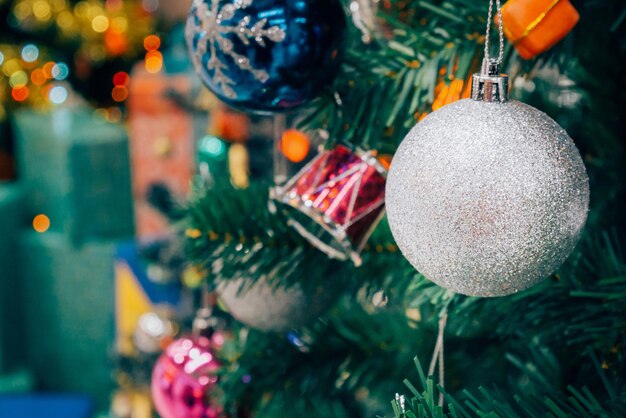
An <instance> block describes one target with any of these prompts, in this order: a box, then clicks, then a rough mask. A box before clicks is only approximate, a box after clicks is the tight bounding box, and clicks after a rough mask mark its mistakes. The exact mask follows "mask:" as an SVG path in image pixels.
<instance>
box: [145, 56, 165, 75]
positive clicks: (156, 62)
mask: <svg viewBox="0 0 626 418" xmlns="http://www.w3.org/2000/svg"><path fill="white" fill-rule="evenodd" d="M161 68H163V55H162V54H161V53H160V52H159V51H150V52H148V53H147V54H146V70H147V71H148V72H149V73H158V72H159V71H161Z"/></svg>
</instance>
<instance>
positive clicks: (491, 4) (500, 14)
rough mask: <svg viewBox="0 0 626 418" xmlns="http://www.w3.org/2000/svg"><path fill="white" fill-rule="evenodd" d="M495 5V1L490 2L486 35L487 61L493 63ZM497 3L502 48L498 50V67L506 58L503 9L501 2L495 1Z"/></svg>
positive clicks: (490, 0)
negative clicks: (491, 54)
mask: <svg viewBox="0 0 626 418" xmlns="http://www.w3.org/2000/svg"><path fill="white" fill-rule="evenodd" d="M493 3H494V0H489V12H488V13H487V31H486V33H485V61H486V62H489V61H491V56H490V54H489V47H490V41H489V39H490V38H491V36H490V35H491V22H492V20H493ZM495 3H496V13H497V14H498V35H499V40H500V48H499V50H498V58H497V60H496V63H497V64H498V65H500V64H502V59H503V57H504V27H503V25H502V7H501V5H500V0H495Z"/></svg>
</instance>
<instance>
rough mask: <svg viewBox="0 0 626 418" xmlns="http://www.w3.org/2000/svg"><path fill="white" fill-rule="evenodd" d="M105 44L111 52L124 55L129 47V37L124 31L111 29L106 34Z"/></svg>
mask: <svg viewBox="0 0 626 418" xmlns="http://www.w3.org/2000/svg"><path fill="white" fill-rule="evenodd" d="M104 46H105V47H106V50H107V52H108V53H109V54H111V55H113V56H118V55H122V54H124V52H126V50H127V49H128V39H127V38H126V35H125V34H124V33H122V32H119V31H116V30H111V29H109V30H107V31H106V33H105V34H104Z"/></svg>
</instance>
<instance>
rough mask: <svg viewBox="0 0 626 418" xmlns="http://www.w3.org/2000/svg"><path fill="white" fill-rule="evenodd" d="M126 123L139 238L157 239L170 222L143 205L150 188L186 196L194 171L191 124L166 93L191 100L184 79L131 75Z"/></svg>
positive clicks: (138, 72) (137, 71) (188, 84)
mask: <svg viewBox="0 0 626 418" xmlns="http://www.w3.org/2000/svg"><path fill="white" fill-rule="evenodd" d="M129 90H130V91H129V97H128V115H129V118H128V124H129V132H130V135H129V136H130V152H131V167H132V182H133V195H134V199H135V224H136V227H137V236H139V237H155V236H160V235H162V234H163V233H165V232H166V231H167V230H168V228H169V222H168V220H167V219H166V218H165V217H164V216H163V215H162V214H161V213H159V212H158V211H157V210H156V209H154V208H153V207H152V206H151V205H150V204H149V203H148V202H147V200H146V195H147V192H148V190H149V188H150V187H151V186H152V185H154V184H161V185H164V186H166V187H167V189H168V190H169V191H170V192H172V194H173V196H175V197H176V198H183V197H185V196H186V195H187V193H188V192H189V185H190V183H191V178H192V175H193V170H194V158H195V157H194V155H195V145H194V120H193V116H192V114H191V113H190V112H188V111H186V110H185V109H183V108H182V107H181V106H179V105H178V104H177V103H176V102H175V101H173V100H171V99H170V98H168V92H175V93H176V94H178V95H179V96H181V97H188V96H190V95H191V79H190V78H189V77H187V76H184V75H178V76H170V75H166V74H150V73H148V72H146V71H145V70H144V69H143V67H142V65H137V66H136V67H135V69H134V71H133V73H132V77H131V82H130V87H129Z"/></svg>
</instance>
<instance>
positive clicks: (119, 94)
mask: <svg viewBox="0 0 626 418" xmlns="http://www.w3.org/2000/svg"><path fill="white" fill-rule="evenodd" d="M111 97H113V100H115V101H116V102H123V101H124V100H126V99H127V98H128V89H127V88H126V87H124V86H115V87H114V88H113V91H111Z"/></svg>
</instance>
